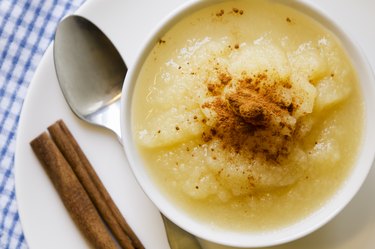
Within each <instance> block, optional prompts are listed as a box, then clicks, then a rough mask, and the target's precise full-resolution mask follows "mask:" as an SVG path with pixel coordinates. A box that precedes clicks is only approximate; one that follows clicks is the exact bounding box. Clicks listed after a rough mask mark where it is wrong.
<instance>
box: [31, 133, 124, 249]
mask: <svg viewBox="0 0 375 249" xmlns="http://www.w3.org/2000/svg"><path fill="white" fill-rule="evenodd" d="M30 145H31V147H32V149H33V151H34V153H35V154H36V156H37V157H38V159H39V160H40V161H41V163H42V165H43V167H44V169H45V171H46V172H47V174H48V176H49V177H50V178H51V180H52V182H53V184H54V186H55V188H56V190H57V191H58V193H59V195H60V197H61V199H62V200H63V203H64V205H65V207H66V209H67V210H68V211H69V213H70V215H71V216H72V218H73V220H74V221H75V222H76V224H77V226H78V227H79V228H80V230H81V231H82V233H83V234H84V235H85V236H86V238H87V239H88V240H89V241H90V242H91V243H92V244H93V245H94V246H95V248H97V249H116V248H117V246H116V242H115V241H114V240H113V239H112V237H111V235H110V234H109V232H108V230H107V228H106V226H105V225H104V223H103V222H102V220H101V218H100V215H99V214H98V212H97V211H96V209H95V207H94V205H93V204H92V202H91V200H90V198H89V196H88V195H87V193H86V191H85V190H84V188H83V186H82V185H81V183H80V182H79V180H78V179H77V177H76V175H75V174H74V172H73V170H72V169H71V167H70V166H69V164H68V162H67V161H66V160H65V158H64V156H63V155H62V154H61V152H60V151H59V149H58V148H57V146H56V144H55V143H54V142H53V141H52V139H51V138H50V137H49V136H48V134H47V133H46V132H44V133H42V134H41V135H39V136H38V137H36V138H35V139H34V140H32V141H31V142H30Z"/></svg>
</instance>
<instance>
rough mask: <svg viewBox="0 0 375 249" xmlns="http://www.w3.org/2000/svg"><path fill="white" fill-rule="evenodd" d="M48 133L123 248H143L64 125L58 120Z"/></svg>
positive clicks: (49, 128)
mask: <svg viewBox="0 0 375 249" xmlns="http://www.w3.org/2000/svg"><path fill="white" fill-rule="evenodd" d="M48 131H49V132H50V134H51V137H52V139H53V140H54V141H55V143H56V144H57V146H58V147H59V149H60V151H61V152H62V154H63V155H64V157H65V158H66V160H67V161H68V162H69V164H70V165H71V167H72V169H73V171H74V172H75V174H76V176H77V177H78V179H79V180H80V182H81V183H82V185H83V186H84V188H85V190H86V191H87V193H88V195H89V196H90V198H91V200H92V202H93V203H94V204H95V206H96V208H97V209H98V211H99V213H100V215H101V217H102V218H103V219H104V220H105V222H106V223H107V225H108V227H109V228H110V230H111V231H112V233H113V235H114V236H115V238H116V239H117V240H118V242H119V244H120V245H121V247H122V248H124V249H130V248H135V249H144V246H143V245H142V243H141V241H140V240H139V239H138V237H137V236H136V234H135V233H134V232H133V230H132V229H131V228H130V226H129V225H128V224H127V222H126V221H125V219H124V217H123V216H122V215H121V213H120V211H119V209H118V208H117V206H116V204H115V203H114V201H113V200H112V198H111V196H110V195H109V193H108V192H107V190H106V189H105V187H104V185H103V183H102V182H101V180H100V179H99V177H98V175H97V174H96V172H95V170H94V169H93V167H92V165H91V163H90V162H89V160H88V159H87V157H86V156H85V154H84V153H83V151H82V149H81V147H80V146H79V144H78V143H77V141H76V139H75V138H74V137H73V135H72V133H71V132H70V131H69V129H68V127H67V126H66V125H65V123H64V122H63V121H62V120H59V121H57V122H56V123H54V124H53V125H51V126H50V127H48Z"/></svg>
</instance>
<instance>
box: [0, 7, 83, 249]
mask: <svg viewBox="0 0 375 249" xmlns="http://www.w3.org/2000/svg"><path fill="white" fill-rule="evenodd" d="M83 1H84V0H0V248H1V249H3V248H4V249H5V248H28V246H27V243H26V241H25V237H24V235H23V232H22V227H21V223H20V219H19V215H18V211H17V202H16V196H15V183H14V153H15V137H16V130H17V126H18V121H19V117H20V111H21V108H22V103H23V100H24V98H25V95H26V92H27V88H28V86H29V83H30V81H31V78H32V76H33V74H34V72H35V70H36V68H37V66H38V63H39V62H40V60H41V58H42V56H43V54H44V52H45V50H46V49H47V47H48V45H49V44H50V42H51V40H52V39H53V37H54V33H55V29H56V26H57V24H58V22H59V21H60V19H61V18H62V17H64V16H65V15H67V14H70V13H72V12H73V11H74V10H76V9H77V8H78V7H79V6H80V5H81V4H82V3H83Z"/></svg>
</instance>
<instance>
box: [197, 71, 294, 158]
mask: <svg viewBox="0 0 375 249" xmlns="http://www.w3.org/2000/svg"><path fill="white" fill-rule="evenodd" d="M232 78H233V77H232V76H231V75H229V74H228V73H227V72H226V73H223V72H219V71H218V82H210V83H208V84H207V90H208V94H209V95H211V96H214V100H213V101H211V102H206V103H204V104H203V105H202V108H209V109H211V110H213V111H214V112H215V113H216V116H215V122H214V127H213V128H211V130H210V131H208V132H204V133H203V134H202V139H203V140H204V141H205V142H208V141H210V140H211V139H213V138H218V139H220V141H221V143H222V145H223V147H225V148H228V149H231V150H234V151H235V152H237V153H238V152H240V151H243V150H251V153H253V154H260V155H261V156H262V157H264V158H266V159H267V160H274V161H277V160H279V159H280V157H281V156H285V155H287V154H288V153H289V147H290V145H291V143H292V140H293V139H292V137H293V132H294V129H295V122H293V121H295V119H294V118H293V116H292V114H293V111H294V109H295V104H293V103H284V101H283V98H282V96H281V95H280V93H279V91H278V90H279V89H280V88H285V89H290V88H291V87H292V84H291V83H290V82H289V81H288V80H287V79H278V78H277V77H274V78H273V77H270V76H269V73H268V72H267V71H265V72H262V73H259V74H256V75H252V76H247V75H246V74H244V75H243V77H242V78H241V79H237V80H236V82H231V81H232ZM227 84H231V85H232V86H234V90H231V91H229V92H227V93H225V94H224V93H223V89H224V87H223V85H227Z"/></svg>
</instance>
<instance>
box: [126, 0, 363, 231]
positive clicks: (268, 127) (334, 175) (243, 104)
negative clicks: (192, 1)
mask: <svg viewBox="0 0 375 249" xmlns="http://www.w3.org/2000/svg"><path fill="white" fill-rule="evenodd" d="M363 119H364V107H363V100H362V96H361V93H360V90H359V86H358V80H357V77H356V73H355V72H354V70H353V68H352V66H351V63H350V61H349V59H348V58H347V56H346V54H345V51H343V49H342V47H341V45H340V42H339V41H338V40H337V39H336V38H335V37H334V36H333V34H331V33H330V32H329V31H328V30H326V29H325V28H323V27H322V26H321V25H320V24H318V23H317V22H315V21H314V20H312V19H311V18H309V17H307V16H305V15H304V14H302V13H299V12H297V11H295V10H293V9H291V8H289V7H286V6H283V5H281V4H277V3H272V2H269V1H258V0H254V1H228V2H223V3H218V4H215V5H213V6H210V7H207V8H204V9H202V10H199V11H197V12H195V13H193V14H192V15H190V16H188V17H185V18H184V19H183V20H181V21H180V22H178V23H177V24H176V25H175V26H173V27H172V28H171V29H170V30H169V31H168V32H167V33H166V34H165V35H164V36H163V37H161V38H160V39H159V41H158V42H157V43H156V44H155V47H154V48H153V50H152V51H151V53H150V54H149V56H148V58H147V59H146V61H145V63H144V65H143V67H142V69H141V72H140V74H139V77H138V79H137V83H136V88H135V92H134V98H133V102H132V127H133V133H134V134H133V135H134V138H135V140H136V142H137V147H138V149H139V151H140V153H141V155H142V158H143V159H144V162H145V165H146V167H147V168H148V171H149V173H150V174H151V175H152V177H153V179H154V180H155V181H156V182H157V184H158V186H159V187H160V189H161V191H163V192H165V194H166V195H167V196H168V197H169V199H170V200H171V202H173V203H175V204H176V205H178V206H180V207H181V208H183V209H185V210H187V211H188V212H189V213H190V214H191V216H194V217H197V218H198V219H201V220H203V221H205V222H209V223H210V224H213V225H215V226H219V227H223V228H228V229H234V230H256V231H261V230H265V229H273V228H277V227H281V226H285V225H288V224H291V223H293V222H296V221H297V220H300V219H301V218H303V217H305V216H306V215H308V214H310V213H311V212H313V211H314V210H316V209H318V208H319V207H320V206H321V205H322V204H323V203H324V202H325V201H327V199H328V198H329V197H330V196H332V195H333V194H334V193H335V191H336V190H337V189H338V187H339V186H340V184H342V183H343V181H345V177H346V176H347V175H348V173H349V172H350V169H351V167H352V165H353V164H354V161H355V159H356V155H357V154H358V150H359V148H360V143H361V137H362V129H363ZM353 120H354V121H353Z"/></svg>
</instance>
